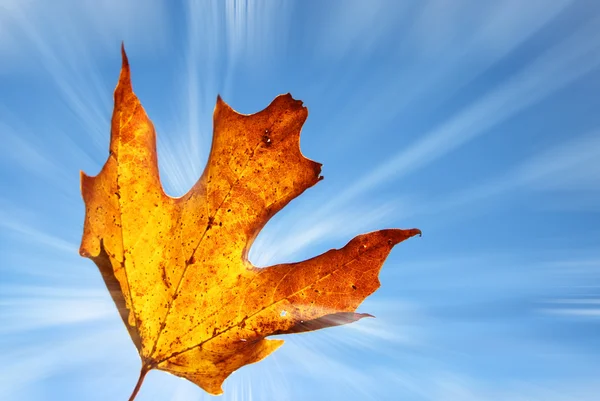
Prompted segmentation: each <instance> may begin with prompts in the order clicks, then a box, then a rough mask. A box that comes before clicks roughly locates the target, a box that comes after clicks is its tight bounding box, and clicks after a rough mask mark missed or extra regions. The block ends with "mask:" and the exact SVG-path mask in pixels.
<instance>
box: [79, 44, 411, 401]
mask: <svg viewBox="0 0 600 401" xmlns="http://www.w3.org/2000/svg"><path fill="white" fill-rule="evenodd" d="M122 55H123V65H122V68H121V75H120V78H119V83H118V85H117V87H116V89H115V93H114V99H115V107H114V113H113V116H112V124H111V138H110V154H109V157H108V160H107V161H106V163H105V164H104V167H103V168H102V171H101V172H100V173H99V174H98V175H97V176H95V177H90V176H87V175H85V174H84V173H82V174H81V191H82V194H83V199H84V201H85V206H86V212H85V224H84V233H83V238H82V243H81V248H80V253H81V255H82V256H85V257H88V258H90V259H92V260H93V261H94V262H95V263H96V265H97V266H98V268H99V269H100V272H101V274H102V277H103V279H104V281H105V283H106V286H107V288H108V290H109V291H110V294H111V296H112V298H113V300H114V302H115V304H116V305H117V308H118V310H119V312H120V314H121V317H122V319H123V322H124V323H125V326H126V327H127V330H128V331H129V334H130V336H131V339H132V340H133V343H134V344H135V346H136V347H137V349H138V351H139V354H140V357H141V359H142V369H141V374H140V379H139V380H138V383H137V385H136V387H135V389H134V391H133V394H132V395H131V398H130V400H133V398H134V397H135V396H136V394H137V392H138V390H139V388H140V386H141V383H142V381H143V378H144V376H145V375H146V373H147V372H148V371H149V370H151V369H160V370H164V371H167V372H170V373H172V374H175V375H177V376H180V377H184V378H186V379H188V380H190V381H192V382H194V383H196V384H197V385H198V386H200V387H202V388H203V389H204V390H206V391H207V392H209V393H211V394H220V393H222V390H221V385H222V383H223V381H224V380H225V378H226V377H227V376H229V375H230V374H231V373H232V372H233V371H235V370H236V369H238V368H240V367H242V366H244V365H247V364H250V363H253V362H257V361H260V360H261V359H263V358H264V357H266V356H267V355H269V354H270V353H271V352H273V351H274V350H275V349H277V348H278V347H280V346H281V345H282V343H283V340H267V339H266V338H265V337H267V336H271V335H275V334H288V333H298V332H303V331H311V330H316V329H320V328H323V327H330V326H335V325H340V324H345V323H349V322H353V321H356V320H359V319H361V318H363V317H365V316H369V315H368V314H363V313H355V310H356V308H357V307H358V306H359V305H360V303H361V302H362V301H363V300H364V299H365V298H366V297H367V296H368V295H370V294H372V293H373V292H374V291H375V290H376V289H377V288H378V287H379V280H378V277H377V276H378V273H379V270H380V269H381V265H382V264H383V261H384V260H385V258H386V257H387V255H388V254H389V252H390V250H391V249H392V247H393V246H394V245H395V244H397V243H399V242H400V241H403V240H405V239H407V238H409V237H412V236H414V235H416V234H420V231H419V230H417V229H410V230H397V229H390V230H381V231H376V232H372V233H369V234H364V235H360V236H358V237H356V238H354V239H353V240H352V241H350V242H349V243H348V244H347V245H346V246H344V247H343V248H342V249H335V250H330V251H328V252H326V253H324V254H322V255H320V256H317V257H315V258H312V259H309V260H305V261H304V262H300V263H290V264H280V265H276V266H271V267H267V268H257V267H255V266H253V265H252V264H251V263H250V262H249V261H248V257H247V255H248V251H249V249H250V246H251V245H252V242H253V240H254V238H256V236H257V234H258V233H259V231H260V230H261V229H262V228H263V226H264V225H265V224H266V223H267V221H268V220H269V219H270V218H271V217H272V216H273V215H274V214H275V213H277V212H278V211H279V210H281V209H282V208H283V207H284V206H285V205H287V204H288V203H289V202H290V201H291V200H292V199H294V198H295V197H297V196H298V195H300V194H301V193H302V192H304V190H306V189H307V188H309V187H311V186H313V185H315V184H316V183H317V182H318V181H319V180H320V179H321V177H320V171H321V165H320V164H319V163H316V162H314V161H312V160H309V159H307V158H305V157H304V156H303V155H302V153H301V152H300V146H299V142H300V130H301V127H302V124H303V123H304V121H305V120H306V117H307V115H308V113H307V110H306V108H305V107H304V106H303V105H302V102H300V101H298V100H294V99H293V98H292V97H291V96H290V95H289V94H287V95H282V96H278V97H277V98H275V100H274V101H273V102H272V103H271V104H270V105H269V106H268V107H267V108H266V109H264V110H263V111H261V112H258V113H256V114H252V115H242V114H239V113H237V112H235V111H234V110H233V109H231V108H230V107H229V106H228V105H227V104H226V103H225V102H223V100H221V98H220V97H219V98H217V105H216V108H215V111H214V135H213V143H212V149H211V152H210V158H209V160H208V164H207V167H206V169H205V171H204V173H203V174H202V177H200V179H199V180H198V182H197V183H196V184H195V185H194V186H193V187H192V189H190V191H189V192H188V193H187V194H185V195H184V196H182V197H180V198H171V197H169V196H167V195H166V194H165V193H164V192H163V189H162V186H161V183H160V179H159V175H158V164H157V157H156V137H155V132H154V127H153V125H152V122H151V121H150V120H149V119H148V117H147V115H146V113H145V111H144V109H143V108H142V106H141V104H140V102H139V100H138V98H137V97H136V95H135V94H134V93H133V90H132V87H131V79H130V69H129V63H128V61H127V56H126V55H125V51H124V50H123V49H122Z"/></svg>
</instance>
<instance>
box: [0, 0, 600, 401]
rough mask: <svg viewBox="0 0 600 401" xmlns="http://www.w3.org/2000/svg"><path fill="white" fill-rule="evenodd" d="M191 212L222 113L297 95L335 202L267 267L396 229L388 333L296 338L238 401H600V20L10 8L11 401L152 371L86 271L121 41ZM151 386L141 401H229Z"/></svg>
mask: <svg viewBox="0 0 600 401" xmlns="http://www.w3.org/2000/svg"><path fill="white" fill-rule="evenodd" d="M122 40H124V41H125V46H126V49H127V52H128V55H129V60H130V63H131V66H132V67H131V68H132V77H133V86H134V89H135V91H136V93H137V94H138V96H139V98H140V100H141V102H142V104H143V105H144V107H145V109H146V111H147V112H148V115H149V116H150V118H151V119H152V120H153V121H154V124H155V126H156V128H157V132H158V156H159V164H160V172H161V179H162V182H163V185H164V187H165V190H166V192H167V193H168V194H169V195H172V196H180V195H182V194H184V193H185V192H186V191H187V190H188V189H189V188H190V187H191V186H192V185H193V183H194V182H195V181H196V180H197V179H198V177H199V176H200V174H201V172H202V170H203V168H204V164H205V163H206V159H207V154H208V150H209V148H210V141H211V133H212V127H211V125H212V111H213V108H214V105H215V100H216V97H217V94H221V96H222V97H223V98H224V100H225V101H226V102H228V103H229V104H230V105H231V106H232V107H233V108H234V109H236V110H238V111H239V112H242V113H253V112H256V111H259V110H261V109H263V108H264V107H266V106H267V105H268V104H269V103H270V101H271V100H272V99H273V98H274V97H275V96H276V95H278V94H281V93H287V92H291V93H292V95H293V96H294V98H296V99H301V100H303V101H304V104H305V105H306V106H307V107H308V109H309V117H308V121H307V122H306V124H305V126H304V128H303V133H302V140H301V147H302V151H303V153H304V154H305V155H306V156H307V157H309V158H311V159H313V160H316V161H319V162H321V163H323V164H324V167H323V175H324V176H325V180H324V181H322V182H320V183H319V184H318V185H317V186H315V187H314V188H311V189H309V190H308V191H307V192H305V193H304V194H303V195H302V196H301V197H300V198H298V199H296V200H294V201H293V202H292V203H291V204H290V205H288V206H287V207H286V208H285V210H284V211H282V212H281V213H279V214H278V215H277V216H275V217H274V218H273V219H272V220H271V221H270V222H269V223H268V224H267V226H266V227H265V229H264V230H263V232H262V233H261V234H260V236H259V237H258V239H257V241H256V243H255V245H254V246H253V248H252V250H251V254H250V258H251V261H252V262H253V263H254V264H256V265H258V266H268V265H271V264H275V263H281V262H291V261H298V260H303V259H306V258H309V257H312V256H314V255H316V254H319V253H322V252H324V251H326V250H328V249H330V248H332V247H341V246H343V245H344V244H345V243H346V242H347V241H348V240H350V239H351V238H352V237H353V236H355V235H357V234H359V233H363V232H367V231H371V230H375V229H379V228H384V227H401V228H411V227H418V228H420V229H422V231H423V237H422V238H415V239H411V240H409V241H407V242H404V243H402V244H400V245H398V246H397V247H396V248H395V249H394V251H393V252H392V253H391V255H390V257H389V258H388V260H387V262H386V263H385V265H384V267H383V270H382V272H381V275H380V278H381V282H382V287H381V288H380V290H379V291H377V292H376V293H375V294H373V295H372V296H371V297H369V298H368V299H367V300H366V301H365V302H364V303H363V304H362V305H361V307H360V308H359V311H360V312H368V313H371V314H373V315H375V316H376V319H364V320H361V321H360V322H358V323H355V324H351V325H347V326H343V327H337V328H331V329H327V330H322V331H319V332H314V333H306V334H299V335H291V336H286V337H285V338H286V340H287V341H286V344H285V345H284V346H283V347H282V348H280V349H279V350H278V351H277V352H275V353H274V354H273V355H272V356H270V357H268V358H267V359H265V360H264V361H262V362H260V363H258V364H255V365H250V366H246V367H244V368H242V369H240V370H239V371H237V372H235V373H234V374H233V375H232V376H231V377H230V378H229V379H228V380H227V381H226V382H225V386H224V390H225V394H224V395H223V396H222V397H221V398H220V399H222V400H227V401H234V400H235V401H244V400H248V401H249V400H278V401H286V400H290V401H291V400H306V399H314V400H352V401H353V400H361V401H362V400H390V401H392V400H394V401H395V400H403V401H418V400H431V401H451V400H457V401H475V400H491V401H500V400H510V401H517V400H535V401H558V400H577V401H594V400H598V399H599V398H598V397H599V396H598V394H600V381H598V377H599V374H600V247H599V245H600V227H599V224H598V223H600V113H599V112H598V110H599V107H600V96H599V95H598V94H599V90H600V3H598V2H597V1H594V0H589V1H585V0H582V1H575V0H553V1H547V0H529V1H519V0H503V1H494V2H482V1H477V0H448V1H441V0H440V1H421V0H419V1H417V0H414V1H392V0H390V1H375V0H370V1H360V0H358V1H341V0H336V1H327V2H319V1H297V2H294V1H233V0H229V1H184V2H168V1H163V2H160V1H153V2H142V1H117V0H114V1H109V0H104V1H100V0H95V1H91V0H90V1H53V2H49V1H42V0H0V60H1V61H0V140H1V142H0V169H1V170H0V187H1V188H2V189H1V193H0V230H1V231H0V355H1V360H2V363H0V399H2V400H7V401H8V400H10V401H13V400H14V401H17V400H18V401H26V400H89V401H94V400H125V399H127V397H128V396H129V394H130V393H131V390H132V389H133V386H134V384H135V382H136V380H137V377H138V373H139V367H140V362H139V357H138V356H137V352H136V350H135V347H134V346H133V344H132V342H131V340H130V338H129V335H128V334H127V332H126V330H125V327H124V326H123V323H122V322H121V320H120V317H119V315H118V313H117V311H116V308H115V306H114V304H113V302H112V300H111V298H110V296H109V294H108V291H107V290H106V288H105V286H104V283H103V281H102V279H101V277H100V274H99V272H98V270H97V268H96V266H95V265H94V264H93V263H92V262H91V261H90V260H88V259H84V258H81V257H80V256H79V255H78V253H77V249H78V247H79V241H80V239H81V234H82V228H83V217H84V206H83V201H82V200H81V197H80V193H79V171H80V170H83V171H85V172H86V173H88V174H90V175H95V174H97V173H98V172H99V170H100V168H101V166H102V165H103V164H104V162H105V160H106V158H107V155H108V141H109V132H110V126H109V121H110V117H111V112H112V91H113V89H114V87H115V85H116V83H117V79H118V75H119V69H120V64H121V61H120V51H119V46H120V44H121V41H122ZM211 399H213V398H212V397H211V396H208V395H207V394H205V393H204V392H203V391H202V390H201V389H200V388H198V387H196V386H195V385H193V384H191V383H189V382H187V381H185V380H182V379H179V378H177V377H174V376H171V375H169V374H167V373H164V372H158V371H153V372H151V373H150V374H149V375H148V377H147V378H146V381H145V383H144V385H143V387H142V390H141V392H140V394H139V395H138V400H139V401H144V400H170V401H184V400H186V401H187V400H211Z"/></svg>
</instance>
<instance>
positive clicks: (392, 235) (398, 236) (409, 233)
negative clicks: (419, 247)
mask: <svg viewBox="0 0 600 401" xmlns="http://www.w3.org/2000/svg"><path fill="white" fill-rule="evenodd" d="M380 232H381V234H382V235H384V236H385V237H386V238H387V242H388V244H389V245H390V246H394V245H396V244H398V243H400V242H402V241H404V240H407V239H409V238H411V237H414V236H415V235H419V236H421V230H419V229H418V228H409V229H407V230H399V229H388V230H381V231H380Z"/></svg>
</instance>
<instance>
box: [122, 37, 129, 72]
mask: <svg viewBox="0 0 600 401" xmlns="http://www.w3.org/2000/svg"><path fill="white" fill-rule="evenodd" d="M121 58H122V60H123V61H122V64H121V65H122V67H121V68H125V67H129V60H128V59H127V53H126V52H125V42H121Z"/></svg>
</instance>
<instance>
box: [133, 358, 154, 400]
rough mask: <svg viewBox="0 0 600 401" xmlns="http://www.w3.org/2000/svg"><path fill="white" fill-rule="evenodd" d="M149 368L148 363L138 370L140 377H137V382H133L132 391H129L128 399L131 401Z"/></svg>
mask: <svg viewBox="0 0 600 401" xmlns="http://www.w3.org/2000/svg"><path fill="white" fill-rule="evenodd" d="M149 370H150V367H149V366H148V365H143V366H142V370H141V371H140V377H139V379H138V381H137V383H136V384H135V388H134V389H133V393H131V396H130V397H129V401H133V400H134V399H135V396H136V395H137V393H138V391H140V387H142V382H143V381H144V377H146V373H148V371H149Z"/></svg>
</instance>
